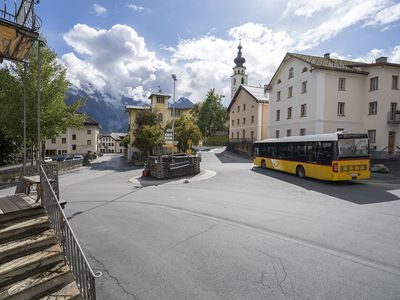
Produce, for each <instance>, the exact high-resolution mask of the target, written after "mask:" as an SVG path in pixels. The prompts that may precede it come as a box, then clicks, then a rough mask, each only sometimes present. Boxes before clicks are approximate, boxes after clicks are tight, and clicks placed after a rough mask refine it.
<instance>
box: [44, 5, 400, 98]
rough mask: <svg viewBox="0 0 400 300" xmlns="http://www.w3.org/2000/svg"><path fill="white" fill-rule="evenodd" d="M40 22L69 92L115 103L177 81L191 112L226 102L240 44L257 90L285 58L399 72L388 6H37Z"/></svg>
mask: <svg viewBox="0 0 400 300" xmlns="http://www.w3.org/2000/svg"><path fill="white" fill-rule="evenodd" d="M37 13H38V15H39V16H40V17H41V18H42V21H43V26H42V33H43V34H44V35H45V36H46V37H47V39H48V42H49V45H50V47H52V48H53V49H55V51H56V52H57V54H58V57H59V59H60V62H62V63H63V64H64V65H65V66H66V67H67V70H68V78H69V80H70V82H71V84H72V85H73V86H74V87H76V88H79V89H85V90H86V91H87V92H94V91H95V90H97V91H101V92H104V93H108V94H110V95H113V96H116V97H118V95H121V94H123V95H125V96H130V97H133V98H135V99H144V98H146V96H147V95H148V94H149V92H151V91H152V90H154V89H155V88H156V87H157V86H158V85H160V86H161V87H162V88H163V89H164V90H166V91H167V92H170V91H171V87H172V80H171V79H170V76H171V74H172V73H176V74H177V75H178V86H177V88H178V95H180V96H187V97H189V98H190V99H191V100H192V101H194V102H197V101H199V100H201V99H202V98H203V97H204V95H205V93H206V92H207V90H208V89H209V88H215V89H216V90H217V92H219V93H221V94H224V95H226V96H227V97H225V100H224V101H225V102H229V96H230V81H229V78H230V75H231V72H232V67H233V61H232V60H233V59H234V57H235V56H236V52H237V49H236V47H237V44H238V40H239V38H241V39H242V45H243V54H244V56H245V58H246V60H247V62H246V66H247V72H248V74H249V83H250V84H253V85H260V84H261V85H263V84H265V83H267V82H268V80H269V79H270V78H271V76H272V74H273V73H274V71H275V70H276V68H277V66H278V65H279V63H280V61H281V60H282V58H283V56H284V55H285V53H286V52H299V53H306V54H314V55H322V54H323V53H326V52H330V53H333V55H334V56H337V57H341V58H346V59H357V60H363V61H372V60H373V59H375V58H377V57H379V56H388V57H389V60H391V61H396V62H400V41H399V38H398V37H399V36H400V3H399V1H394V0H354V1H346V0H330V1H326V0H309V1H307V0H289V1H278V0H273V1H266V0H248V1H237V0H231V1H228V0H202V1H199V0H198V1H194V0H186V1H185V0H168V1H166V0H141V1H139V0H137V1H130V0H127V1H76V0H73V1H49V0H42V1H40V4H39V5H37ZM110 101H111V100H110Z"/></svg>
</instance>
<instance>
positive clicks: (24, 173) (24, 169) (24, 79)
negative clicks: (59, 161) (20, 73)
mask: <svg viewBox="0 0 400 300" xmlns="http://www.w3.org/2000/svg"><path fill="white" fill-rule="evenodd" d="M26 65H27V63H26V61H24V78H23V81H24V82H23V85H24V166H23V168H22V170H23V171H22V172H23V175H24V176H25V175H26Z"/></svg>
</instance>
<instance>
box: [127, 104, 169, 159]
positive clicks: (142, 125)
mask: <svg viewBox="0 0 400 300" xmlns="http://www.w3.org/2000/svg"><path fill="white" fill-rule="evenodd" d="M134 136H135V140H134V141H133V143H132V145H133V146H135V147H136V148H138V149H139V150H140V152H141V153H142V155H143V156H144V157H148V156H149V155H152V154H153V151H154V149H156V148H160V147H161V146H162V145H163V143H164V131H163V130H162V129H161V125H160V122H159V118H158V117H157V115H156V114H155V113H153V112H151V111H150V110H142V111H140V112H138V114H137V115H136V125H135V129H134Z"/></svg>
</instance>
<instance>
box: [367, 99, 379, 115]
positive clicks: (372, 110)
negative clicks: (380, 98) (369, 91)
mask: <svg viewBox="0 0 400 300" xmlns="http://www.w3.org/2000/svg"><path fill="white" fill-rule="evenodd" d="M377 112H378V102H377V101H374V102H370V103H369V114H370V115H376V114H377Z"/></svg>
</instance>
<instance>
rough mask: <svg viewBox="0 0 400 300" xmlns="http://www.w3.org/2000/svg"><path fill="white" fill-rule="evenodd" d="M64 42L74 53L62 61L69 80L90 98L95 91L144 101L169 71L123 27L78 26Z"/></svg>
mask: <svg viewBox="0 0 400 300" xmlns="http://www.w3.org/2000/svg"><path fill="white" fill-rule="evenodd" d="M64 40H65V42H66V43H67V44H68V45H69V46H71V47H72V49H73V52H71V53H67V54H65V55H63V56H62V57H61V61H62V62H63V64H64V65H65V66H66V67H67V76H68V80H69V81H70V82H71V83H72V84H73V85H74V86H76V87H77V88H80V89H83V90H85V91H86V92H87V93H89V94H93V93H94V92H95V91H98V92H102V93H109V94H111V95H112V96H118V95H121V94H124V95H126V96H132V97H133V96H134V97H136V99H137V100H141V99H145V98H147V97H146V95H147V92H148V91H149V90H150V88H151V87H152V85H153V84H154V82H155V81H156V79H159V80H160V81H161V80H162V79H163V78H164V77H166V74H167V73H168V72H169V71H170V69H171V67H170V66H169V64H168V63H166V62H165V61H164V60H162V59H160V58H158V57H157V55H156V54H155V53H154V52H153V51H150V50H149V49H147V47H146V44H145V41H144V39H143V37H141V36H139V35H138V34H137V32H136V31H135V30H134V29H133V28H131V27H129V26H126V25H119V24H117V25H114V26H112V27H111V28H110V29H109V30H106V29H95V28H92V27H89V26H87V25H83V24H77V25H75V26H74V27H73V29H71V30H70V31H69V32H67V33H66V34H64ZM141 87H142V88H141Z"/></svg>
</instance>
